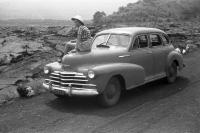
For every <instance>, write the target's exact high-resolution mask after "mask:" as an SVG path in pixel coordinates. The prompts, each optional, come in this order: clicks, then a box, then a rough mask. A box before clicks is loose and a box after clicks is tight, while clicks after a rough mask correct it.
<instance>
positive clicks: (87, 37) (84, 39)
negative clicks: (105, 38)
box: [65, 15, 92, 54]
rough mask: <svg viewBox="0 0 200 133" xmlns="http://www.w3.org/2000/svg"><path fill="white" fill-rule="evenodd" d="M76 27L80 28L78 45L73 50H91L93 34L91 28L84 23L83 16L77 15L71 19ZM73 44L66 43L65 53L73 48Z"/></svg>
mask: <svg viewBox="0 0 200 133" xmlns="http://www.w3.org/2000/svg"><path fill="white" fill-rule="evenodd" d="M71 20H72V21H73V22H74V24H75V27H76V28H78V33H77V39H76V46H75V49H74V50H73V51H78V52H79V51H90V48H91V46H90V45H91V41H92V38H91V34H90V30H89V29H88V28H87V27H86V26H85V25H84V22H83V19H82V17H81V16H79V15H77V16H75V17H73V18H72V19H71ZM72 47H74V46H72V45H71V44H66V46H65V54H67V53H68V52H70V51H71V49H72Z"/></svg>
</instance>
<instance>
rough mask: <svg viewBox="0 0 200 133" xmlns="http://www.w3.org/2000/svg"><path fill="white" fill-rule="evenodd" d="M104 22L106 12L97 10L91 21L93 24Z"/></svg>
mask: <svg viewBox="0 0 200 133" xmlns="http://www.w3.org/2000/svg"><path fill="white" fill-rule="evenodd" d="M105 22H106V13H105V12H100V11H97V12H96V13H95V14H94V15H93V23H94V25H103V24H104V23H105Z"/></svg>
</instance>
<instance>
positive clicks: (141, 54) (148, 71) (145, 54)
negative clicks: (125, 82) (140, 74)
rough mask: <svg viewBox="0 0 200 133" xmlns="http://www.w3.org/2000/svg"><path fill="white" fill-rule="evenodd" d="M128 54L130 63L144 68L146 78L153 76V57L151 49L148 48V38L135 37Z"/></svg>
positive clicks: (145, 36)
mask: <svg viewBox="0 0 200 133" xmlns="http://www.w3.org/2000/svg"><path fill="white" fill-rule="evenodd" d="M130 52H131V63H133V64H137V65H139V66H142V67H143V68H144V71H145V77H146V78H148V77H151V76H153V75H154V71H153V55H152V51H151V49H150V48H149V42H148V36H147V35H139V36H137V37H136V39H135V41H134V44H133V48H132V50H131V51H130Z"/></svg>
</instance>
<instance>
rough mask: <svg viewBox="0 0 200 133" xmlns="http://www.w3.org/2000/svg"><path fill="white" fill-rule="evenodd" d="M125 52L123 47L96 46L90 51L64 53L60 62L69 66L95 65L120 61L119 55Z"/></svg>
mask: <svg viewBox="0 0 200 133" xmlns="http://www.w3.org/2000/svg"><path fill="white" fill-rule="evenodd" d="M125 53H127V49H125V48H113V49H112V48H109V49H108V48H97V49H92V50H91V51H90V52H77V53H73V54H68V55H65V56H64V57H63V59H62V64H63V65H66V66H70V67H71V68H77V67H83V66H88V67H91V66H96V65H97V64H105V63H113V62H122V60H121V58H119V56H120V55H123V54H125Z"/></svg>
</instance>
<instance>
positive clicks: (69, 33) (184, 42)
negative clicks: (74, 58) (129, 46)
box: [0, 23, 200, 104]
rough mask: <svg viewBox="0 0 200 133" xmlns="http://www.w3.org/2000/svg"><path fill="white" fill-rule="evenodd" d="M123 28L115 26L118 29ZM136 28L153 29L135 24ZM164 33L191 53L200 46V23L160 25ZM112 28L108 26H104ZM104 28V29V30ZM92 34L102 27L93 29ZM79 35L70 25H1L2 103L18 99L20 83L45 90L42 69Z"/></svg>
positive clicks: (34, 88) (0, 78) (0, 85)
mask: <svg viewBox="0 0 200 133" xmlns="http://www.w3.org/2000/svg"><path fill="white" fill-rule="evenodd" d="M119 26H124V25H115V26H113V27H119ZM134 26H150V27H151V26H152V25H151V24H147V23H146V24H143V25H141V24H139V25H138V24H136V25H134ZM155 27H157V28H160V29H163V30H165V31H166V32H167V33H168V34H169V36H170V37H171V39H172V40H173V43H174V46H175V47H180V48H182V49H183V48H185V47H186V46H189V48H190V49H189V51H193V50H195V49H197V48H198V47H200V27H199V24H198V23H195V24H194V25H191V23H181V24H180V23H169V24H167V25H165V24H158V25H156V26H155ZM103 28H109V27H103ZM103 28H102V29H103ZM90 29H91V31H92V34H93V35H95V33H96V32H97V31H99V30H102V29H101V28H99V27H98V28H95V27H92V26H91V27H90ZM75 36H76V29H74V28H70V27H67V26H51V27H48V26H43V27H39V26H27V27H25V26H24V27H22V26H1V27H0V104H2V103H5V102H8V101H10V100H12V99H13V98H16V97H19V94H18V92H17V91H16V89H17V87H18V86H19V84H21V83H22V84H23V85H25V86H30V87H32V88H33V90H34V92H35V94H34V95H37V94H40V93H42V92H44V91H45V90H43V89H42V87H41V82H42V77H43V67H44V65H45V64H47V63H49V62H53V61H56V60H57V59H58V57H59V56H60V55H61V51H63V48H64V45H65V44H66V42H68V41H69V40H72V39H74V38H75Z"/></svg>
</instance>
